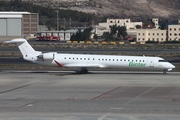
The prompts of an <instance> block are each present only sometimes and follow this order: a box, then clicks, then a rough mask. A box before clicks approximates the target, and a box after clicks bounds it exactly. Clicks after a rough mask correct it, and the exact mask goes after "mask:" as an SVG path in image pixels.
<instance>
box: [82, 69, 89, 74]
mask: <svg viewBox="0 0 180 120" xmlns="http://www.w3.org/2000/svg"><path fill="white" fill-rule="evenodd" d="M86 73H88V70H87V69H86V68H81V70H80V74H86Z"/></svg>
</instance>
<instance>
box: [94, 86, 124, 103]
mask: <svg viewBox="0 0 180 120" xmlns="http://www.w3.org/2000/svg"><path fill="white" fill-rule="evenodd" d="M119 88H121V86H119V87H116V88H114V89H112V90H110V91H108V92H105V93H103V94H101V95H98V96H96V97H94V98H92V99H91V100H96V99H98V98H100V97H102V96H104V95H106V94H109V93H111V92H113V91H115V90H117V89H119Z"/></svg>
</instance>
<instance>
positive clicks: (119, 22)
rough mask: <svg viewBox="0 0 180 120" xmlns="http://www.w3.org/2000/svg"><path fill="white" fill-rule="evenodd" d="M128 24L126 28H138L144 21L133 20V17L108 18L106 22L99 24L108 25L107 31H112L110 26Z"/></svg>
mask: <svg viewBox="0 0 180 120" xmlns="http://www.w3.org/2000/svg"><path fill="white" fill-rule="evenodd" d="M112 25H117V26H126V29H136V26H137V25H140V26H142V22H131V19H107V20H106V23H99V25H98V26H100V27H106V31H110V26H112Z"/></svg>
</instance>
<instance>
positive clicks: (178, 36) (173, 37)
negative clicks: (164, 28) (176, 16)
mask: <svg viewBox="0 0 180 120" xmlns="http://www.w3.org/2000/svg"><path fill="white" fill-rule="evenodd" d="M168 41H180V25H169V26H168Z"/></svg>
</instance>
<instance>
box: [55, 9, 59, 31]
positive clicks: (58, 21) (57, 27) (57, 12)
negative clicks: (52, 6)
mask: <svg viewBox="0 0 180 120" xmlns="http://www.w3.org/2000/svg"><path fill="white" fill-rule="evenodd" d="M56 12H57V31H59V10H56Z"/></svg>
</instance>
